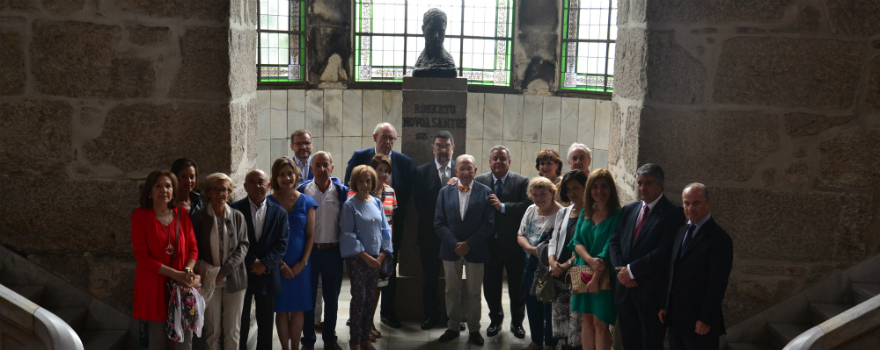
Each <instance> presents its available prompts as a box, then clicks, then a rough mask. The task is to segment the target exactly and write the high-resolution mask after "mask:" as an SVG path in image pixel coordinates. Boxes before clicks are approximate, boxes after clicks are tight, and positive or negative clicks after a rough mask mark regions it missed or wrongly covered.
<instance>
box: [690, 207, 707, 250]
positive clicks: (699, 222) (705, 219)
mask: <svg viewBox="0 0 880 350" xmlns="http://www.w3.org/2000/svg"><path fill="white" fill-rule="evenodd" d="M710 218H712V214H706V217H704V218H702V219H700V221H697V223H696V224H694V223H692V222H691V221H690V220H688V223H687V224H688V225H696V226H697V227H696V228H695V229H694V233H693V234H691V238H694V237H697V232H700V229H701V228H703V225H705V224H706V222H707V221H709V219H710ZM688 243H690V242H688Z"/></svg>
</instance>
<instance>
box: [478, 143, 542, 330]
mask: <svg viewBox="0 0 880 350" xmlns="http://www.w3.org/2000/svg"><path fill="white" fill-rule="evenodd" d="M510 159H511V156H510V150H508V149H507V147H504V146H500V145H499V146H495V147H493V148H492V149H491V150H490V151H489V169H490V170H491V171H489V172H487V173H485V174H482V175H480V176H477V178H476V179H475V180H476V181H477V182H479V183H481V184H483V185H486V186H488V187H489V188H491V189H492V194H490V195H489V205H491V206H492V207H493V208H494V209H495V230H494V232H493V233H492V237H490V238H489V261H488V262H487V263H486V266H485V273H484V274H483V292H484V293H485V297H486V304H488V306H489V320H490V321H491V323H490V324H489V328H486V335H488V336H490V337H494V336H495V335H497V334H498V332H499V331H501V323H502V322H503V321H504V310H502V308H501V298H502V296H501V283H502V282H503V280H504V269H505V268H506V269H507V289H508V293H509V296H510V313H512V315H510V317H511V319H510V331H511V332H512V333H513V335H514V336H516V337H517V338H520V339H522V338H524V337H525V335H526V332H525V330H524V329H523V327H522V322H523V318H524V317H525V305H526V299H525V296H524V295H523V288H522V285H523V273H524V271H525V270H524V269H525V254H523V250H522V247H520V246H519V244H518V243H517V240H516V239H517V232H518V231H519V224H520V221H522V217H523V214H525V212H526V208H528V207H529V205H531V204H532V200H531V199H529V196H528V193H527V192H528V188H529V179H528V178H527V177H525V176H522V175H520V174H517V173H514V172H512V171H510Z"/></svg>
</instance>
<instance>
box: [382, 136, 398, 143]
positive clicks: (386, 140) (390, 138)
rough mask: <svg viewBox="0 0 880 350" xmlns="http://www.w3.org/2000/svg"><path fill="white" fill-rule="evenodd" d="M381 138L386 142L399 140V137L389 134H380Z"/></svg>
mask: <svg viewBox="0 0 880 350" xmlns="http://www.w3.org/2000/svg"><path fill="white" fill-rule="evenodd" d="M379 139H380V140H382V141H384V142H394V141H397V137H388V136H385V135H382V136H379Z"/></svg>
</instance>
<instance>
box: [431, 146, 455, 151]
mask: <svg viewBox="0 0 880 350" xmlns="http://www.w3.org/2000/svg"><path fill="white" fill-rule="evenodd" d="M434 148H436V149H439V150H444V151H445V150H448V149H452V145H445V146H438V145H437V144H434Z"/></svg>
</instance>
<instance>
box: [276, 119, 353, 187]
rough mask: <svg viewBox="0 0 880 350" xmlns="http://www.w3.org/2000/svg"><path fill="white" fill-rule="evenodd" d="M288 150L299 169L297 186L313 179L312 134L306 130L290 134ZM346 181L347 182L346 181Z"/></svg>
mask: <svg viewBox="0 0 880 350" xmlns="http://www.w3.org/2000/svg"><path fill="white" fill-rule="evenodd" d="M290 150H291V151H293V154H294V155H295V157H293V161H294V162H296V166H298V167H299V169H300V171H301V172H302V173H301V174H300V177H299V178H300V180H299V184H300V185H302V184H303V182H306V181H308V180H311V179H314V178H315V175H314V174H312V166H311V165H312V164H311V163H312V133H310V132H309V131H308V130H306V129H299V130H297V131H294V132H293V134H290ZM346 181H347V180H346Z"/></svg>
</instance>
